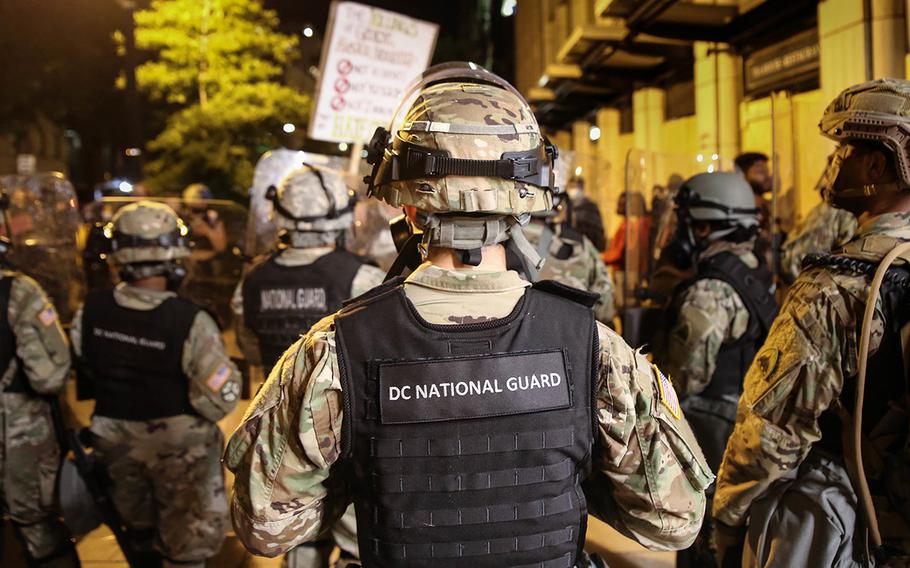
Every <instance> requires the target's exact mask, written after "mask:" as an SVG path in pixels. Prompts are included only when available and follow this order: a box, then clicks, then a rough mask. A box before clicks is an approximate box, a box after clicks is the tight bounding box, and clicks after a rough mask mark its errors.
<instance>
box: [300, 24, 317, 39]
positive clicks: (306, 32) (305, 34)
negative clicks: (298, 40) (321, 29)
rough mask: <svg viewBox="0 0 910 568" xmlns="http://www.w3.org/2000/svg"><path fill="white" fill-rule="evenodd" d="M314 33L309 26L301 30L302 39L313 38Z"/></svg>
mask: <svg viewBox="0 0 910 568" xmlns="http://www.w3.org/2000/svg"><path fill="white" fill-rule="evenodd" d="M314 33H315V32H313V28H312V27H310V26H306V27H305V28H303V37H313V34H314Z"/></svg>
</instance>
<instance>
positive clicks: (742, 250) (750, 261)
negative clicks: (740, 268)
mask: <svg viewBox="0 0 910 568" xmlns="http://www.w3.org/2000/svg"><path fill="white" fill-rule="evenodd" d="M754 250H755V239H749V240H748V241H746V242H743V243H731V242H730V241H724V240H720V241H714V242H713V243H711V244H710V245H708V248H706V249H705V250H703V251H702V252H701V253H700V254H699V255H698V260H699V261H701V260H705V259H706V258H711V257H712V256H715V255H718V254H720V253H722V252H731V253H733V254H735V255H736V256H738V257H739V259H740V260H742V261H743V262H744V263H745V264H746V266H748V267H749V268H758V257H756V256H755V252H753V251H754Z"/></svg>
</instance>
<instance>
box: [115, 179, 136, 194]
mask: <svg viewBox="0 0 910 568" xmlns="http://www.w3.org/2000/svg"><path fill="white" fill-rule="evenodd" d="M117 189H119V190H120V191H122V192H123V193H132V191H133V184H131V183H130V182H128V181H121V182H120V184H119V185H117Z"/></svg>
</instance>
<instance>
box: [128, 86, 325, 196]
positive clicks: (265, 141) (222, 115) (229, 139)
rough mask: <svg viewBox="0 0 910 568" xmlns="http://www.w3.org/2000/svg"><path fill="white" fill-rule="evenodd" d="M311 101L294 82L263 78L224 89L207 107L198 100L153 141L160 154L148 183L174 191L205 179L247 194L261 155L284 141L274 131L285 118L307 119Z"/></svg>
mask: <svg viewBox="0 0 910 568" xmlns="http://www.w3.org/2000/svg"><path fill="white" fill-rule="evenodd" d="M307 101H308V99H307V97H306V96H304V95H301V94H299V93H297V92H296V91H294V90H293V89H291V88H289V87H286V86H284V85H279V84H277V83H271V82H260V83H253V84H248V85H239V86H237V87H236V88H234V89H232V90H229V91H223V92H220V93H218V94H217V95H215V96H213V97H211V98H210V99H209V101H208V104H207V105H206V107H205V108H204V109H203V108H202V107H201V106H200V105H199V104H194V105H191V106H189V107H187V108H185V109H184V110H181V111H179V112H177V113H176V114H174V115H173V116H171V117H170V119H169V120H168V126H167V128H165V130H164V131H163V132H162V133H161V134H160V135H159V136H158V137H157V138H155V140H153V141H152V142H151V143H149V150H151V151H152V152H153V153H154V154H155V156H156V157H155V159H154V160H152V161H151V162H149V163H148V164H147V165H146V176H147V180H148V184H149V187H150V188H151V189H152V191H154V192H155V193H161V192H166V193H173V192H175V191H179V190H180V189H181V188H183V187H184V186H186V185H187V184H188V183H191V182H194V181H203V182H204V183H206V184H207V185H209V187H212V188H213V189H216V190H217V189H221V190H222V191H223V190H225V189H228V190H231V191H234V192H237V193H240V194H242V193H243V192H245V190H246V188H248V187H249V185H250V183H251V182H252V179H253V167H254V165H255V162H256V159H257V158H258V157H259V156H260V155H261V154H262V153H263V152H264V151H265V150H268V149H270V148H275V147H277V146H280V142H279V140H278V139H277V138H276V137H275V136H274V134H273V133H278V132H280V131H281V125H282V124H283V123H284V122H286V121H291V122H294V123H296V124H300V123H301V122H303V121H304V120H305V118H306V117H305V109H306V108H307V107H308V106H309V105H308V103H307Z"/></svg>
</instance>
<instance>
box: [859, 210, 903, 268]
mask: <svg viewBox="0 0 910 568" xmlns="http://www.w3.org/2000/svg"><path fill="white" fill-rule="evenodd" d="M903 241H910V212H906V213H885V214H883V215H879V216H878V217H874V218H872V219H869V220H868V221H866V222H865V223H863V224H862V225H860V227H859V228H858V229H857V230H856V234H855V235H854V236H853V239H852V240H851V241H850V242H849V243H847V244H846V245H844V248H843V250H842V253H843V254H845V255H847V256H849V257H852V258H860V259H863V260H871V261H878V260H881V259H882V258H883V257H884V256H885V255H886V254H888V252H890V251H891V249H893V248H894V247H895V246H896V245H897V244H898V243H901V242H903ZM904 260H906V261H910V258H907V257H904Z"/></svg>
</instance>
